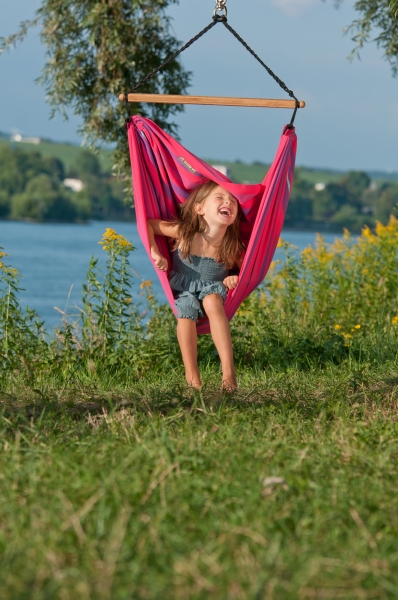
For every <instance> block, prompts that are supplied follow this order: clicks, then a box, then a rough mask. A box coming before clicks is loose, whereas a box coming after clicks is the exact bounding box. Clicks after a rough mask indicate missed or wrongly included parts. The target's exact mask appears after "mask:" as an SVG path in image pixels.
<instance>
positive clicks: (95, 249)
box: [0, 221, 338, 329]
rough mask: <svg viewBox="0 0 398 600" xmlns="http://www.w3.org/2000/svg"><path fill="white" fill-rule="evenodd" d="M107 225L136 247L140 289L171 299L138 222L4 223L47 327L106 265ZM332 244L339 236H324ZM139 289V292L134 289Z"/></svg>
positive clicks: (305, 236) (1, 237) (2, 238)
mask: <svg viewBox="0 0 398 600" xmlns="http://www.w3.org/2000/svg"><path fill="white" fill-rule="evenodd" d="M106 227H111V228H112V229H115V230H116V231H117V233H120V234H122V235H124V236H125V238H126V239H127V240H129V241H130V242H132V244H133V246H134V247H135V250H134V252H133V253H132V254H131V255H130V262H131V265H132V268H133V269H134V271H135V272H136V273H137V275H138V277H136V278H135V289H136V290H138V289H139V284H140V282H141V280H142V279H151V280H152V281H153V289H154V292H155V294H156V295H157V297H158V299H159V301H160V302H165V301H166V298H165V295H164V293H163V290H162V288H161V286H160V283H159V281H158V278H157V276H156V274H155V270H154V268H153V266H152V264H151V262H150V260H149V258H148V256H147V254H146V252H145V250H144V248H143V246H142V244H141V241H140V239H139V237H138V233H137V227H136V225H135V223H120V222H118V223H111V222H104V221H93V222H92V223H89V224H86V225H73V224H44V223H40V224H34V223H20V222H14V221H0V246H2V247H3V248H4V250H5V251H6V252H7V253H8V254H9V255H10V257H9V258H7V264H9V265H11V266H13V267H15V268H16V269H18V270H19V271H20V273H21V275H22V276H23V279H22V280H21V281H22V286H23V288H24V289H25V291H24V292H22V293H21V304H22V306H25V307H26V306H29V307H30V308H34V309H35V310H36V311H37V313H38V314H39V315H40V317H41V318H42V319H44V321H45V323H46V326H47V328H48V329H52V328H53V327H54V326H55V325H56V324H57V323H59V321H60V317H61V314H60V312H59V311H57V310H56V308H55V307H58V308H59V309H61V310H65V309H66V308H67V307H68V311H69V312H72V313H73V312H75V313H76V310H73V306H75V305H79V304H80V298H81V289H82V283H83V281H84V280H85V274H86V271H87V268H88V265H89V261H90V258H91V257H92V256H96V257H97V258H98V259H99V262H100V263H101V264H103V263H104V260H105V256H106V255H105V252H104V251H103V250H102V247H101V246H99V245H98V242H99V241H100V239H101V237H102V234H103V233H104V231H105V228H106ZM282 236H283V238H284V239H285V240H286V241H288V242H291V243H292V244H295V245H296V246H297V247H298V249H299V250H303V249H304V248H305V247H306V246H308V245H309V244H311V243H313V242H314V240H315V233H312V232H298V231H284V232H283V234H282ZM324 237H325V239H326V241H327V242H332V241H333V240H334V239H335V238H336V237H338V236H337V235H336V234H324ZM133 292H134V290H133Z"/></svg>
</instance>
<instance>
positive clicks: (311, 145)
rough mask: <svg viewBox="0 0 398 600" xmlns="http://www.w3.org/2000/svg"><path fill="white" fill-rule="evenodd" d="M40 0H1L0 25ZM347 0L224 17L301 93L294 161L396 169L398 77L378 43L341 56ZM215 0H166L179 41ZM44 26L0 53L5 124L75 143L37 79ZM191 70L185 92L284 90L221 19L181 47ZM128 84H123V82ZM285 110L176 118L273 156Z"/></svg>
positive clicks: (183, 131)
mask: <svg viewBox="0 0 398 600" xmlns="http://www.w3.org/2000/svg"><path fill="white" fill-rule="evenodd" d="M39 5H40V0H13V2H12V3H11V2H9V0H0V14H1V21H0V36H4V35H7V34H9V33H11V32H14V31H15V30H16V29H17V28H18V25H19V23H20V21H22V20H26V19H28V18H30V17H32V16H33V15H34V12H35V10H36V9H37V8H38V7H39ZM353 5H354V1H353V0H345V1H344V3H343V5H342V6H341V7H340V8H339V9H338V10H336V9H335V8H334V7H333V5H332V0H326V1H325V2H323V1H322V0H227V8H228V22H229V23H230V25H231V26H232V27H233V28H234V29H236V30H237V31H238V33H239V34H240V35H241V37H243V39H245V40H246V41H247V43H248V44H249V45H250V46H251V47H252V48H253V49H254V50H255V52H256V53H257V54H258V55H259V56H260V57H261V58H262V60H263V61H264V62H265V63H266V64H267V65H268V66H269V67H270V68H271V69H272V70H273V71H274V72H275V73H276V74H277V75H278V76H279V77H280V79H282V80H283V81H284V82H285V83H286V85H287V86H288V87H289V88H290V89H292V90H293V91H294V93H295V94H296V96H297V97H298V98H299V99H300V100H304V101H305V102H306V104H307V106H306V108H304V109H302V110H300V111H299V112H298V115H297V117H296V122H295V124H296V131H297V135H298V153H297V164H298V165H300V166H306V167H314V168H329V169H339V170H344V171H346V170H349V169H363V170H385V171H388V170H393V171H398V144H397V137H398V93H397V92H398V79H396V78H395V79H394V78H393V77H392V74H391V70H390V67H389V66H388V64H387V63H386V62H385V61H384V59H383V57H382V52H381V50H379V49H378V48H377V47H376V45H375V44H370V45H368V46H367V47H366V48H365V49H364V50H363V51H362V52H361V59H360V60H358V59H355V60H354V61H352V62H350V61H349V60H347V56H348V55H349V53H350V51H351V49H352V47H353V42H352V41H351V39H350V36H349V35H345V34H344V32H343V29H344V28H345V27H346V26H347V25H349V24H350V23H351V22H352V21H353V20H354V18H355V17H356V12H355V11H354V9H353ZM214 6H215V3H214V0H200V1H198V0H180V3H179V4H178V5H174V6H172V7H170V9H169V14H170V15H171V16H172V17H173V22H172V23H173V25H172V26H173V31H174V33H175V35H176V37H177V38H178V39H179V40H180V41H181V43H183V42H186V41H187V40H188V39H190V38H191V37H193V36H194V35H195V34H196V33H198V32H199V31H200V30H201V29H202V28H203V27H205V26H206V25H207V24H208V23H209V22H210V21H211V17H212V13H213V9H214ZM44 51H45V50H44V47H43V46H42V45H41V43H40V39H39V31H38V30H35V31H32V32H31V33H30V34H29V35H28V37H27V39H26V40H25V41H24V42H23V43H22V44H18V45H17V46H16V48H15V49H13V50H11V51H10V52H8V53H5V54H3V55H2V56H1V57H0V81H1V89H0V108H1V110H0V131H3V132H12V131H17V132H19V133H22V134H23V135H27V136H41V137H46V138H50V139H53V140H54V141H70V142H73V143H80V138H79V135H78V133H77V128H78V125H79V121H78V120H77V119H76V117H74V116H73V115H70V119H69V121H67V122H64V121H63V119H62V117H61V116H57V117H56V118H55V119H52V120H50V119H49V116H50V109H49V107H48V105H47V104H46V100H45V91H44V89H43V88H41V87H40V86H38V85H37V84H36V83H35V79H36V78H37V77H38V76H39V75H40V71H41V69H42V67H43V64H44ZM182 61H183V64H184V66H185V68H186V69H188V70H190V71H192V72H193V78H192V86H191V88H190V90H189V93H191V94H199V95H220V96H243V97H244V96H247V97H264V98H285V97H287V96H286V94H285V93H284V92H283V91H282V90H280V88H279V87H278V85H277V84H276V83H275V82H274V81H273V80H272V78H271V77H270V76H269V75H268V74H267V73H266V71H265V70H264V69H263V67H261V65H259V64H258V63H257V62H256V61H255V60H254V58H253V57H252V56H250V54H249V53H248V52H247V51H246V50H245V49H244V48H243V47H242V46H241V45H240V44H239V43H238V42H237V40H236V39H235V38H234V37H233V36H232V35H231V34H230V33H229V32H228V31H227V30H226V29H225V27H224V26H223V25H222V24H218V25H217V26H216V27H214V28H213V29H212V30H211V31H210V32H209V33H207V34H206V35H205V36H204V37H203V38H201V39H200V40H199V41H198V42H196V43H195V44H194V45H193V46H192V47H191V48H189V49H188V50H186V51H185V52H184V53H183V55H182ZM121 91H123V90H121ZM290 116H291V112H290V111H288V110H284V109H260V108H231V107H199V106H190V107H187V108H186V110H185V112H184V113H183V114H181V115H178V116H177V117H176V119H175V120H176V121H177V123H178V125H179V135H180V139H181V142H182V143H183V145H184V146H186V147H187V148H189V150H190V151H192V152H194V153H195V154H197V155H199V156H201V157H203V158H209V159H213V160H219V161H223V160H236V159H239V160H242V161H244V162H253V161H261V162H264V163H267V162H270V161H271V160H272V158H273V156H274V154H275V152H276V148H277V146H278V142H279V137H280V134H281V131H282V129H283V126H284V124H285V123H287V122H289V120H290Z"/></svg>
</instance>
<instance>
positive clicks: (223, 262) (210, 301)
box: [148, 181, 243, 390]
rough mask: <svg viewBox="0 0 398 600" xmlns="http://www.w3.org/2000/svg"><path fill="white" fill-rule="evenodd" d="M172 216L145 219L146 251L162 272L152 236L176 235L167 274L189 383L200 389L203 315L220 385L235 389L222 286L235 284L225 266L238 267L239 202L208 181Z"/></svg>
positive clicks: (162, 264) (164, 263)
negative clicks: (148, 247)
mask: <svg viewBox="0 0 398 600" xmlns="http://www.w3.org/2000/svg"><path fill="white" fill-rule="evenodd" d="M180 211H181V214H180V217H179V219H178V220H177V221H161V220H159V219H149V220H148V233H149V240H150V245H151V256H152V258H153V260H154V262H155V266H156V267H157V268H158V269H160V270H161V271H167V268H168V264H167V260H166V258H165V257H164V256H162V255H161V254H160V252H159V248H158V246H157V244H156V241H155V235H164V236H166V237H170V238H173V239H174V240H175V244H174V251H173V264H172V270H171V273H170V275H169V282H170V287H171V289H172V290H173V294H174V298H175V299H176V302H175V305H176V308H177V338H178V342H179V344H180V348H181V354H182V359H183V362H184V366H185V376H186V379H187V381H188V384H189V385H191V386H192V387H195V388H200V387H201V385H202V383H201V380H200V373H199V370H198V363H197V332H196V323H197V320H198V318H199V317H203V316H204V314H206V315H207V317H208V319H209V322H210V331H211V335H212V337H213V341H214V344H215V346H216V348H217V351H218V354H219V356H220V360H221V368H222V378H223V382H222V387H223V388H224V389H230V390H231V389H236V387H237V383H236V375H235V366H234V361H233V351H232V342H231V333H230V328H229V323H228V319H227V317H226V314H225V311H224V306H223V304H224V301H225V298H226V295H227V290H233V289H234V288H235V287H236V285H237V283H238V276H237V275H228V271H229V270H231V269H234V268H236V267H237V268H238V269H239V268H240V266H241V264H242V261H243V244H242V243H241V241H240V239H239V212H240V209H239V205H238V202H237V200H236V198H235V197H234V196H232V195H231V194H230V193H229V192H228V191H227V190H225V189H224V188H222V187H221V186H220V185H217V183H214V182H213V181H209V182H207V183H205V184H203V185H201V186H200V187H198V188H196V189H195V190H194V191H193V192H192V193H191V194H190V196H189V197H188V199H187V200H186V202H184V204H182V205H181V207H180Z"/></svg>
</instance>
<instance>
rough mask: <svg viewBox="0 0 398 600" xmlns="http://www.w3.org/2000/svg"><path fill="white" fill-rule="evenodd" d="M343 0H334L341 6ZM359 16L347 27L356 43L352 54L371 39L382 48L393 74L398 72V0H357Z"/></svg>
mask: <svg viewBox="0 0 398 600" xmlns="http://www.w3.org/2000/svg"><path fill="white" fill-rule="evenodd" d="M342 2H343V0H334V4H335V5H336V6H339V5H340V4H342ZM354 8H355V10H357V11H358V12H359V15H360V16H359V18H358V19H356V20H355V21H353V23H351V25H349V26H348V27H347V29H346V31H347V32H350V33H351V34H352V40H353V42H354V43H355V46H354V49H353V51H352V56H355V55H357V54H358V53H359V51H360V49H361V48H363V46H364V45H365V44H366V43H367V42H370V41H372V40H373V41H375V42H376V44H377V45H378V46H379V47H380V48H382V50H383V53H384V57H385V58H386V60H387V62H388V63H389V64H390V66H391V69H392V72H393V75H394V76H396V75H397V74H398V0H357V2H355V5H354Z"/></svg>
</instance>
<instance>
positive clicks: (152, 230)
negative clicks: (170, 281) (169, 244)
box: [147, 219, 178, 271]
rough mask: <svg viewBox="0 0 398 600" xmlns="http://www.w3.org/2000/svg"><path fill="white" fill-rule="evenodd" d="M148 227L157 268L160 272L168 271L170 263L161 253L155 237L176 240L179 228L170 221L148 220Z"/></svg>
mask: <svg viewBox="0 0 398 600" xmlns="http://www.w3.org/2000/svg"><path fill="white" fill-rule="evenodd" d="M147 226H148V236H149V245H150V247H151V257H152V258H153V260H154V261H155V267H156V268H157V269H159V270H160V271H167V267H168V263H167V260H166V258H165V257H164V256H163V255H162V254H160V252H159V248H158V245H157V243H156V240H155V235H163V236H165V237H171V238H175V237H176V235H177V232H178V226H177V225H175V224H174V223H171V222H169V221H161V220H160V219H148V221H147Z"/></svg>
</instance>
